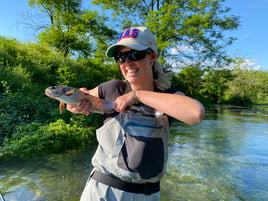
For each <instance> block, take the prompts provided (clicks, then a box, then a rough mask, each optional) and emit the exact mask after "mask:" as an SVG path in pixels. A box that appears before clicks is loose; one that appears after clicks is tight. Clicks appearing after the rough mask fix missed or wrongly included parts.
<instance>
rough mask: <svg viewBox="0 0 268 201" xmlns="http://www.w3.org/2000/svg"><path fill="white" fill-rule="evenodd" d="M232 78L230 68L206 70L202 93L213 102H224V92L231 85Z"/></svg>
mask: <svg viewBox="0 0 268 201" xmlns="http://www.w3.org/2000/svg"><path fill="white" fill-rule="evenodd" d="M232 79H233V76H232V74H231V70H229V69H221V70H211V71H210V72H206V73H205V74H204V78H203V85H202V89H201V90H200V94H201V95H203V96H204V97H206V98H208V99H209V100H210V101H211V102H212V103H223V101H224V93H225V92H226V90H227V89H228V87H229V85H228V83H229V81H231V80H232Z"/></svg>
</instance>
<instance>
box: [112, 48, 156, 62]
mask: <svg viewBox="0 0 268 201" xmlns="http://www.w3.org/2000/svg"><path fill="white" fill-rule="evenodd" d="M153 52H154V51H153V50H152V49H146V50H141V51H138V50H130V51H128V52H119V53H118V54H117V55H115V56H114V60H115V61H116V63H118V64H123V63H125V62H126V59H127V58H128V59H130V60H131V61H138V60H141V59H143V58H144V57H145V56H146V55H147V54H150V53H153Z"/></svg>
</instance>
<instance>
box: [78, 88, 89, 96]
mask: <svg viewBox="0 0 268 201" xmlns="http://www.w3.org/2000/svg"><path fill="white" fill-rule="evenodd" d="M79 90H80V91H82V92H83V93H84V94H85V95H87V94H88V90H87V88H85V87H83V88H80V89H79Z"/></svg>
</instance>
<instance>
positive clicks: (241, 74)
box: [225, 68, 268, 106]
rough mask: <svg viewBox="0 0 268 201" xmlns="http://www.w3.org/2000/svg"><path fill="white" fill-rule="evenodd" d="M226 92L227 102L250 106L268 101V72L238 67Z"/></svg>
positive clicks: (233, 72)
mask: <svg viewBox="0 0 268 201" xmlns="http://www.w3.org/2000/svg"><path fill="white" fill-rule="evenodd" d="M232 75H233V76H234V79H233V80H231V81H230V82H229V83H228V86H229V88H228V90H227V91H226V93H225V101H226V102H227V103H236V104H239V105H246V106H249V105H251V104H252V103H255V104H267V103H268V72H266V71H254V70H246V69H241V68H236V69H234V70H233V71H232Z"/></svg>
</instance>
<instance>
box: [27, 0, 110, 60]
mask: <svg viewBox="0 0 268 201" xmlns="http://www.w3.org/2000/svg"><path fill="white" fill-rule="evenodd" d="M29 4H30V5H31V6H32V7H38V8H40V10H39V11H40V12H41V13H44V14H46V15H47V17H48V19H49V21H50V25H48V26H45V27H44V28H43V29H42V32H40V33H39V35H38V36H37V38H38V40H39V42H41V43H45V44H48V45H49V46H50V47H53V48H55V49H56V50H57V51H59V52H60V53H62V54H63V56H64V57H67V56H70V55H76V56H80V57H91V56H93V55H94V52H95V51H97V50H98V51H101V52H102V53H104V50H105V49H106V45H105V44H106V42H107V41H106V40H107V39H110V38H111V36H113V35H114V31H112V30H111V29H109V28H108V27H107V26H106V25H105V21H106V20H107V19H106V18H104V17H103V16H100V15H99V14H98V12H97V11H95V10H82V8H81V4H82V0H69V1H63V0H58V1H46V0H30V1H29Z"/></svg>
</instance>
